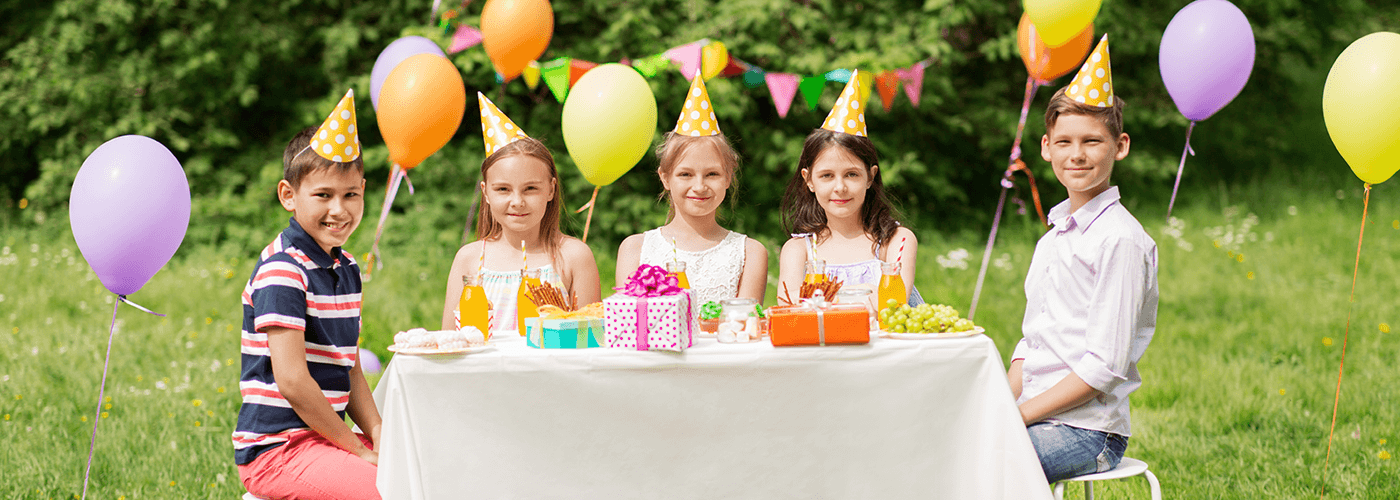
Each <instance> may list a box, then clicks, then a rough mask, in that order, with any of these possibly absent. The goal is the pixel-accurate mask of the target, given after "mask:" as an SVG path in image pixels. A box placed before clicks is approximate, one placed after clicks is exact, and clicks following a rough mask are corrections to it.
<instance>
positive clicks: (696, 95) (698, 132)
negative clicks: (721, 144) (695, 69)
mask: <svg viewBox="0 0 1400 500" xmlns="http://www.w3.org/2000/svg"><path fill="white" fill-rule="evenodd" d="M675 132H676V133H677V134H680V135H688V136H691V137H701V136H708V135H719V121H717V120H715V110H714V106H711V105H710V92H709V91H707V90H705V80H704V79H703V78H701V77H700V75H699V74H698V73H697V74H696V75H695V79H694V80H693V81H691V82H690V92H687V93H686V94H685V108H684V109H682V110H681V117H680V119H678V120H676V130H675Z"/></svg>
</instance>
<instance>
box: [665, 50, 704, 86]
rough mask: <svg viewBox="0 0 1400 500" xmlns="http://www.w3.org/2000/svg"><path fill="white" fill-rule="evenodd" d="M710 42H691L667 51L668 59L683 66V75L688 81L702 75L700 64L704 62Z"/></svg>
mask: <svg viewBox="0 0 1400 500" xmlns="http://www.w3.org/2000/svg"><path fill="white" fill-rule="evenodd" d="M709 42H710V41H709V40H700V41H698V42H691V43H687V44H685V45H682V46H680V47H676V48H673V49H671V50H668V51H666V57H668V58H670V59H671V60H672V61H674V62H675V63H676V64H679V65H680V66H681V75H682V76H685V79H686V80H691V79H694V78H695V75H696V74H698V73H700V63H701V62H702V61H703V60H704V54H705V45H706V44H708V43H709Z"/></svg>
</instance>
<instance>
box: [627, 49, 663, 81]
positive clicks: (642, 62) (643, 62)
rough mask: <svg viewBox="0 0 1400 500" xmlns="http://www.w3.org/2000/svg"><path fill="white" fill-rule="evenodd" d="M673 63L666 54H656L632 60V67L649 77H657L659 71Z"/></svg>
mask: <svg viewBox="0 0 1400 500" xmlns="http://www.w3.org/2000/svg"><path fill="white" fill-rule="evenodd" d="M670 64H671V60H670V59H667V58H666V54H664V53H662V54H656V55H654V56H650V57H644V58H641V59H637V60H635V61H632V68H634V69H636V70H637V72H638V73H641V74H642V76H645V77H647V78H654V77H656V74H657V73H660V72H661V70H664V69H666V67H667V66H669V65H670Z"/></svg>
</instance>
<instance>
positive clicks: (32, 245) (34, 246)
mask: <svg viewBox="0 0 1400 500" xmlns="http://www.w3.org/2000/svg"><path fill="white" fill-rule="evenodd" d="M29 253H39V244H38V243H30V244H29Z"/></svg>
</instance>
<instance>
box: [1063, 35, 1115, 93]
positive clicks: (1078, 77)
mask: <svg viewBox="0 0 1400 500" xmlns="http://www.w3.org/2000/svg"><path fill="white" fill-rule="evenodd" d="M1065 97H1068V98H1070V99H1074V100H1075V101H1078V102H1081V103H1084V104H1088V105H1090V106H1098V107H1100V108H1106V107H1109V106H1112V105H1113V68H1111V67H1110V66H1109V64H1108V35H1104V36H1103V38H1102V39H1100V40H1099V46H1098V47H1094V52H1092V53H1090V54H1089V60H1088V61H1084V67H1082V68H1079V73H1078V74H1075V75H1074V80H1071V81H1070V82H1069V88H1067V89H1065Z"/></svg>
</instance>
